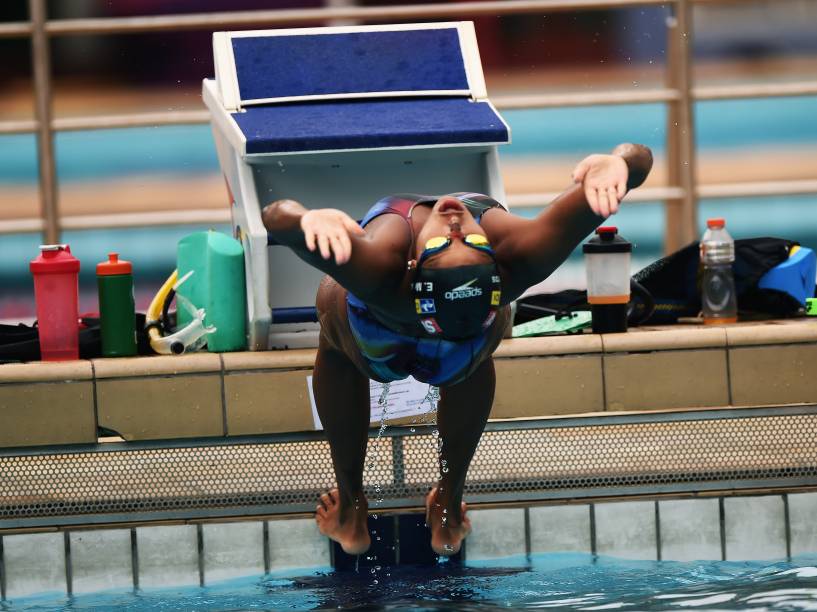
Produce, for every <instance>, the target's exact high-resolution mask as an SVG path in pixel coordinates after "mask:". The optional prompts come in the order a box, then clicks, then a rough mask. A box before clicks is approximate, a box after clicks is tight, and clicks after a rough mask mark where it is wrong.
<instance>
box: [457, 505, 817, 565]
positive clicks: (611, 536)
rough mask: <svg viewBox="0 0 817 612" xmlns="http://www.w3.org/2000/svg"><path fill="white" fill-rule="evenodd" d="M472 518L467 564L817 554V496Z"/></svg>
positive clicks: (539, 509) (478, 513) (480, 513)
mask: <svg viewBox="0 0 817 612" xmlns="http://www.w3.org/2000/svg"><path fill="white" fill-rule="evenodd" d="M469 516H470V517H471V522H472V524H473V526H474V530H473V532H472V534H471V535H470V536H469V537H468V540H467V546H466V556H467V559H468V560H469V561H479V560H487V559H494V558H501V557H508V556H512V555H519V554H525V553H527V554H534V553H547V552H593V553H595V554H598V555H609V556H613V557H619V558H625V559H642V560H643V559H654V560H673V561H692V560H728V561H738V560H767V559H781V558H786V557H789V556H797V555H802V554H806V553H811V554H813V553H815V552H817V521H815V520H814V517H815V516H817V493H794V494H788V495H765V496H746V497H744V496H741V497H726V498H698V499H667V500H660V501H652V500H651V501H621V502H609V503H597V504H576V505H564V506H534V507H529V508H513V509H504V508H503V509H485V510H479V509H474V510H470V511H469Z"/></svg>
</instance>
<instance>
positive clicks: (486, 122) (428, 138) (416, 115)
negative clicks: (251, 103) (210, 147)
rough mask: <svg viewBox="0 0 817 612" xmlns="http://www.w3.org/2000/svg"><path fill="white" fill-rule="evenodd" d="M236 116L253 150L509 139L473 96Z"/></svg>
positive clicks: (272, 109)
mask: <svg viewBox="0 0 817 612" xmlns="http://www.w3.org/2000/svg"><path fill="white" fill-rule="evenodd" d="M232 116H233V118H234V119H235V121H236V123H237V124H238V126H239V128H240V129H241V132H242V133H243V134H244V137H245V138H246V153H247V154H248V155H249V154H258V153H295V152H302V151H328V150H348V149H372V148H377V149H380V148H391V147H417V146H428V145H445V144H452V143H462V144H475V143H483V144H487V143H493V144H497V143H503V142H507V141H508V129H507V127H506V126H505V123H504V122H503V121H502V119H500V117H499V115H497V113H496V111H494V109H493V108H492V107H491V105H490V104H489V103H488V102H471V101H470V100H468V99H467V98H421V99H412V100H366V101H360V100H334V101H331V102H322V103H317V104H315V103H300V104H282V105H271V106H260V107H252V108H249V109H247V111H246V112H243V113H234V114H233V115H232Z"/></svg>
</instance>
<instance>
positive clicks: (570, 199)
mask: <svg viewBox="0 0 817 612" xmlns="http://www.w3.org/2000/svg"><path fill="white" fill-rule="evenodd" d="M651 168H652V152H651V151H650V149H649V148H648V147H645V146H643V145H637V144H621V145H619V146H617V147H616V148H615V149H613V151H612V152H611V154H610V155H591V156H589V157H587V158H585V159H584V160H582V161H581V162H580V163H579V164H578V165H577V166H576V169H575V170H574V171H573V180H574V182H575V184H574V185H573V186H572V187H571V188H569V189H568V190H567V191H565V192H564V193H563V194H562V195H560V196H559V197H558V198H556V199H555V200H554V201H553V202H551V204H550V205H549V206H548V207H547V208H546V209H545V210H544V211H542V212H541V213H540V214H539V215H537V216H536V218H534V219H523V218H521V217H517V216H515V215H512V214H508V213H505V212H504V211H497V212H496V213H494V212H492V211H488V212H487V213H486V214H485V215H484V216H483V221H482V226H483V228H484V229H485V231H486V232H487V234H488V236H489V237H490V239H491V243H492V245H493V247H494V251H495V252H496V257H497V263H498V264H499V268H500V273H501V275H502V301H503V303H507V302H510V301H512V300H514V299H516V298H517V297H519V296H520V295H521V294H522V293H523V292H524V291H525V290H526V289H527V288H528V287H530V286H531V285H534V284H536V283H538V282H539V281H542V280H544V279H545V278H547V277H548V276H550V274H551V273H553V271H554V270H556V268H558V267H559V266H560V265H561V264H562V262H563V261H564V260H565V259H567V257H568V255H570V253H571V252H572V251H573V249H575V248H576V246H577V245H578V244H579V243H580V242H581V241H582V240H583V239H584V238H585V237H586V236H587V235H588V234H589V233H590V232H592V231H593V230H594V229H595V228H596V227H598V226H599V225H600V224H601V223H602V221H604V219H606V218H607V217H608V216H609V215H611V214H614V213H615V212H617V211H618V206H619V202H620V201H621V198H623V197H624V195H625V194H626V192H627V191H628V190H630V189H633V188H635V187H638V186H639V185H641V183H643V182H644V180H645V179H646V178H647V175H648V174H649V172H650V169H651Z"/></svg>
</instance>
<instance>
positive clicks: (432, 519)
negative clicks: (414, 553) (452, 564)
mask: <svg viewBox="0 0 817 612" xmlns="http://www.w3.org/2000/svg"><path fill="white" fill-rule="evenodd" d="M465 511H466V506H465V502H462V506H461V508H460V515H461V516H460V517H455V516H451V512H449V511H448V510H447V509H446V507H445V505H444V504H443V503H441V502H440V500H438V489H437V487H434V488H433V489H431V491H429V492H428V495H426V525H427V526H428V527H429V529H431V549H432V550H433V551H434V552H435V553H437V554H438V555H443V556H445V557H450V556H452V555H456V554H457V553H458V552H459V551H460V548H461V547H462V541H463V540H464V539H465V537H466V536H467V535H468V534H469V533H471V521H470V519H469V518H468V517H467V516H466V514H465Z"/></svg>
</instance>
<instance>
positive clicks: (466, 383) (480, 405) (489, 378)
mask: <svg viewBox="0 0 817 612" xmlns="http://www.w3.org/2000/svg"><path fill="white" fill-rule="evenodd" d="M495 387H496V375H495V373H494V362H493V359H491V358H490V357H489V358H488V359H486V360H485V361H483V362H482V364H481V365H480V366H479V367H478V368H477V369H476V370H475V371H474V372H473V373H472V374H471V375H470V376H469V377H468V378H466V379H465V380H463V381H460V382H458V383H457V384H455V385H451V386H448V387H442V388H441V389H440V404H439V407H438V411H437V426H438V428H439V430H440V438H441V439H442V451H441V453H440V476H441V477H440V481H439V484H438V486H437V487H436V489H432V491H431V493H429V496H428V498H427V500H426V504H427V506H428V511H429V512H428V517H429V519H430V520H429V527H431V547H432V548H433V549H434V551H435V552H436V553H437V554H440V555H453V554H456V553H457V552H458V551H459V549H460V546H461V545H462V540H463V539H464V538H465V536H467V535H468V533H469V532H470V531H471V521H470V520H468V517H467V516H466V514H465V504H464V503H463V501H462V490H463V488H464V486H465V477H466V474H467V473H468V466H469V465H470V463H471V458H472V457H473V456H474V451H475V450H476V448H477V444H479V439H480V437H481V436H482V430H483V429H484V428H485V423H486V422H487V421H488V415H489V413H490V412H491V405H492V404H493V401H494V388H495Z"/></svg>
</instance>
